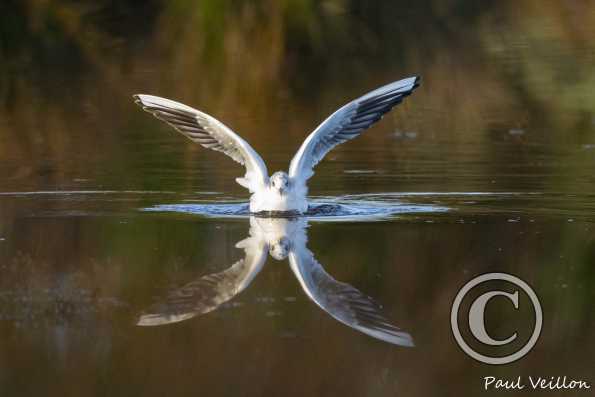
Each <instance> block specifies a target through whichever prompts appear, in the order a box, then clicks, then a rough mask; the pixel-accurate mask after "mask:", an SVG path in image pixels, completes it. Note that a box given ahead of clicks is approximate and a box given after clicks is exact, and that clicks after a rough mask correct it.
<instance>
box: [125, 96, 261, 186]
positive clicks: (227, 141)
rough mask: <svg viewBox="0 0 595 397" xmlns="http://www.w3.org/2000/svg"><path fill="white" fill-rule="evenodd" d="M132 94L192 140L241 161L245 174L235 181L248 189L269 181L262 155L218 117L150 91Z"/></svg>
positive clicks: (148, 109)
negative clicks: (149, 93) (150, 93)
mask: <svg viewBox="0 0 595 397" xmlns="http://www.w3.org/2000/svg"><path fill="white" fill-rule="evenodd" d="M134 98H135V102H136V103H137V104H138V105H140V106H141V107H142V108H143V110H145V111H147V112H149V113H151V114H153V116H155V117H157V118H158V119H159V120H163V121H165V122H166V123H167V124H169V125H171V126H172V127H174V128H175V129H176V130H177V131H179V132H180V133H181V134H182V135H184V136H185V137H187V138H188V139H190V140H191V141H193V142H196V143H198V144H200V145H202V146H203V147H206V148H208V149H212V150H215V151H218V152H222V153H225V154H226V155H227V156H229V157H231V158H232V159H233V160H234V161H236V162H238V163H240V164H242V165H244V166H245V167H246V175H245V176H244V178H237V179H236V181H237V182H238V183H239V184H240V185H242V186H244V187H245V188H247V189H249V190H250V191H251V192H254V191H256V190H258V189H260V188H262V187H264V186H266V184H267V183H268V179H269V178H268V172H267V169H266V166H265V164H264V161H263V160H262V158H261V157H260V156H259V155H258V153H256V151H255V150H254V149H253V148H252V147H251V146H250V145H249V144H248V143H247V142H246V141H245V140H243V139H242V138H241V137H240V136H238V135H237V134H236V133H235V132H233V131H232V130H231V129H230V128H229V127H227V126H226V125H224V124H223V123H221V122H220V121H219V120H217V119H215V118H214V117H211V116H209V115H208V114H206V113H203V112H200V111H198V110H196V109H193V108H191V107H190V106H186V105H184V104H181V103H178V102H175V101H172V100H169V99H165V98H160V97H157V96H152V95H134Z"/></svg>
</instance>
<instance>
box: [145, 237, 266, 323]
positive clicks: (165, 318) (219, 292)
mask: <svg viewBox="0 0 595 397" xmlns="http://www.w3.org/2000/svg"><path fill="white" fill-rule="evenodd" d="M237 246H238V247H240V248H245V251H246V256H245V257H244V259H241V260H239V261H237V262H236V263H234V264H233V265H232V266H231V267H230V268H228V269H226V270H224V271H222V272H220V273H214V274H209V275H207V276H204V277H201V278H199V279H198V280H196V281H193V282H191V283H189V284H186V285H185V286H183V287H182V288H179V289H176V290H174V291H172V292H170V293H169V294H168V296H167V297H166V298H165V299H164V300H163V302H159V303H157V304H155V305H153V306H152V307H151V308H149V310H148V311H147V312H146V313H144V314H143V315H141V316H140V319H139V320H138V323H137V325H141V326H150V325H164V324H171V323H177V322H180V321H184V320H188V319H190V318H192V317H195V316H197V315H199V314H205V313H208V312H210V311H213V310H215V309H217V308H218V307H219V306H220V305H221V304H223V303H225V302H227V301H228V300H230V299H232V298H233V297H234V296H236V295H237V294H239V293H240V292H242V291H243V290H244V289H245V288H246V287H247V286H248V285H249V284H250V282H252V280H253V279H254V277H255V276H256V275H257V274H258V272H260V269H261V268H262V265H263V264H264V262H265V259H266V257H267V249H266V244H264V243H262V242H259V241H256V240H255V239H253V238H248V239H245V240H243V241H241V242H240V243H238V245H237Z"/></svg>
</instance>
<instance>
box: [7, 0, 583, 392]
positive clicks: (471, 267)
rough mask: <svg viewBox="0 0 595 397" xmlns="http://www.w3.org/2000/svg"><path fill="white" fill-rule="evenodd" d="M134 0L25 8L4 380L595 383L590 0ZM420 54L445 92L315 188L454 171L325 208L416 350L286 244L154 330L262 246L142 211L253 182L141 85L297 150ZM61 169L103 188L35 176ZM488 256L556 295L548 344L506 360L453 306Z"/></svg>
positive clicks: (399, 388)
mask: <svg viewBox="0 0 595 397" xmlns="http://www.w3.org/2000/svg"><path fill="white" fill-rule="evenodd" d="M117 3H118V5H116V4H115V3H113V2H107V1H100V2H86V1H83V2H77V3H76V4H74V3H72V2H64V1H43V2H38V1H24V2H3V3H2V4H1V5H0V170H1V171H0V177H1V178H0V395H2V396H4V395H7V396H12V395H55V396H65V395H66V396H68V395H72V396H80V395H110V396H112V395H131V394H134V395H136V394H144V395H168V396H169V395H188V394H206V395H232V394H233V395H278V394H284V395H338V394H344V395H381V396H393V395H395V394H410V395H437V394H453V395H454V394H465V395H469V394H477V393H479V392H480V388H481V378H482V377H483V376H488V375H496V376H503V377H509V378H514V377H516V376H518V375H521V374H527V375H529V374H534V375H545V376H552V375H554V376H557V375H564V374H567V375H570V376H573V377H576V378H581V377H583V378H586V379H588V380H591V382H592V383H593V381H595V379H593V378H592V372H593V371H592V368H593V365H592V361H593V360H592V357H593V355H594V353H595V351H594V345H593V343H592V342H591V335H592V334H593V330H594V324H593V316H592V302H593V298H594V296H593V291H595V286H594V285H593V283H594V281H595V275H594V274H593V264H594V262H595V234H594V233H593V213H594V211H595V207H594V204H593V203H594V198H595V179H594V177H593V172H592V170H593V169H594V166H595V121H594V120H595V118H594V117H595V115H594V113H593V109H595V98H594V96H593V95H594V94H593V93H595V76H594V74H593V73H595V72H594V71H595V68H594V66H595V65H594V61H593V48H594V47H593V40H592V38H593V37H594V34H595V30H594V28H593V26H595V7H594V6H593V4H592V3H591V2H587V1H573V2H558V1H550V0H547V1H521V2H512V1H500V2H482V3H481V5H478V4H479V3H476V2H471V1H463V2H460V1H446V2H440V3H438V2H430V1H422V2H417V3H416V5H412V4H406V5H405V4H404V3H403V2H399V1H397V2H383V3H374V4H372V3H370V2H364V1H344V0H332V1H325V2H297V1H258V2H236V1H202V2H194V1H184V0H176V1H171V2H160V1H150V2H143V4H142V5H141V4H140V3H138V2H136V1H133V0H129V1H121V2H117ZM411 74H419V75H421V76H422V77H423V81H422V86H421V87H420V89H419V90H417V91H416V92H415V94H414V95H413V96H411V97H410V98H409V100H408V101H407V102H406V103H404V104H402V105H400V106H399V107H398V108H396V109H395V110H394V111H393V112H392V113H391V114H390V115H388V116H387V117H385V119H384V120H383V121H382V122H381V123H379V125H378V126H377V127H374V128H373V129H372V130H370V131H369V132H368V133H366V134H364V135H363V136H362V137H360V138H359V139H358V140H357V143H356V142H353V143H349V144H346V145H344V147H341V148H338V149H336V150H335V151H333V152H332V153H330V155H329V156H328V158H327V159H325V161H324V162H323V163H321V164H320V165H319V166H318V167H317V169H316V175H315V177H314V178H313V179H312V186H311V192H312V194H315V195H332V196H337V195H343V194H357V193H382V192H388V193H403V192H405V193H407V192H430V193H427V194H423V195H421V196H415V195H413V196H407V195H405V196H402V197H399V198H398V200H401V201H403V202H405V203H411V204H418V203H423V204H435V205H439V206H445V207H448V208H449V209H450V211H449V212H447V213H444V214H434V213H432V214H429V213H426V214H424V213H417V214H403V215H401V216H399V217H396V218H394V219H391V220H389V221H386V222H364V223H313V224H312V225H311V227H310V229H309V245H308V247H309V249H311V250H312V251H313V252H315V253H316V255H317V259H318V260H319V261H320V262H321V263H323V264H324V266H325V269H326V270H327V271H328V272H329V273H330V274H332V275H333V277H335V278H336V279H338V280H341V281H344V282H347V283H349V284H351V285H353V286H354V287H356V288H358V289H359V290H361V291H363V292H365V293H366V294H369V295H370V296H372V297H373V298H374V299H376V300H377V301H378V302H380V303H382V304H383V305H384V310H385V311H386V316H387V317H388V318H390V319H391V321H394V323H395V324H398V325H399V326H401V327H402V328H403V329H405V330H407V332H409V333H411V335H413V337H414V339H415V342H416V347H415V348H412V349H405V348H399V347H394V346H391V345H389V344H385V343H382V342H380V341H376V340H374V339H372V338H370V337H368V336H366V335H363V334H360V333H357V332H356V331H353V330H351V329H349V328H347V327H345V326H343V325H341V324H339V323H338V322H336V321H334V320H333V319H332V318H330V317H329V316H328V315H326V314H325V313H324V312H322V311H321V310H319V309H318V308H316V307H315V306H314V305H313V304H312V303H311V302H310V301H309V300H308V299H307V298H306V297H305V296H304V295H303V293H302V291H301V289H300V286H299V284H298V283H297V282H296V280H295V278H294V276H293V275H292V273H291V270H290V268H289V266H288V265H287V262H270V263H268V264H267V265H266V266H265V267H264V268H263V270H262V272H261V273H260V274H259V276H258V278H257V279H255V280H254V282H253V284H252V285H251V286H250V288H249V289H247V290H245V291H244V292H243V293H242V294H241V295H239V296H238V298H237V300H234V301H233V302H232V303H233V304H230V305H228V306H226V307H223V308H222V309H221V310H219V311H217V312H213V313H210V314H207V315H205V316H202V317H200V318H196V319H192V320H189V321H186V322H183V323H180V324H177V325H172V326H167V327H159V328H153V329H147V328H141V327H137V326H136V325H135V323H136V320H137V319H138V318H137V316H138V314H139V313H141V312H142V311H143V310H145V309H146V308H147V307H148V306H150V305H151V304H152V303H153V302H155V300H156V299H157V298H158V297H160V296H163V294H164V293H166V292H167V291H169V290H170V289H171V288H175V287H176V286H180V285H183V284H184V283H186V282H188V281H189V280H193V279H195V278H197V277H200V276H202V275H205V274H209V273H214V272H218V271H221V270H223V269H224V267H225V266H227V265H229V264H230V263H233V262H235V261H236V260H238V259H239V258H240V257H241V254H242V253H241V251H239V250H236V249H234V248H233V245H234V244H235V242H237V241H239V240H241V239H242V238H244V237H245V234H246V230H247V222H246V221H245V220H223V219H205V218H203V217H199V216H189V215H183V214H157V213H147V212H141V211H139V209H142V208H147V207H151V206H154V205H158V204H172V203H173V204H178V203H189V202H190V203H192V202H196V201H199V202H218V201H222V200H229V199H233V200H245V199H246V198H247V195H246V193H245V192H244V191H243V190H242V189H241V188H240V187H239V186H237V185H236V184H235V182H234V180H233V178H235V177H236V176H238V175H239V174H240V173H241V168H240V167H239V166H236V165H232V164H231V163H230V162H229V160H228V159H227V158H225V157H224V156H221V155H220V154H218V153H211V152H209V151H206V150H203V149H202V148H198V147H195V146H193V145H191V144H188V143H187V141H185V140H183V139H182V138H180V137H179V136H177V135H175V134H174V133H173V132H172V131H170V130H169V129H168V127H166V126H162V125H161V124H160V123H157V122H156V121H154V120H153V119H151V118H149V117H147V116H146V115H145V114H143V113H142V112H140V111H139V110H138V109H137V108H136V107H135V105H134V104H133V102H132V99H131V95H132V94H135V93H138V92H145V93H151V94H156V95H161V96H165V97H170V98H172V99H176V100H179V101H182V102H185V103H188V104H189V105H192V106H195V107H197V108H199V109H201V110H204V111H206V112H208V113H211V114H213V115H214V116H216V117H217V118H220V119H221V120H223V121H224V122H225V123H226V124H228V125H230V126H231V127H233V128H234V129H235V130H236V131H237V132H238V133H240V134H241V135H242V136H244V137H246V138H247V140H248V141H249V142H250V143H251V144H253V146H254V147H255V149H256V150H257V151H259V153H261V155H262V156H263V158H264V159H265V161H266V162H267V165H268V166H269V170H277V169H285V168H286V167H287V164H288V162H289V160H290V158H291V157H292V155H293V154H294V151H295V150H296V149H297V147H298V145H299V144H300V143H301V141H302V140H303V138H304V137H305V136H306V134H307V133H308V132H309V131H311V130H312V129H313V128H314V127H315V126H316V125H317V123H318V122H320V121H321V120H322V119H323V118H325V117H326V116H327V115H328V114H330V113H331V112H333V111H334V110H335V109H336V108H337V107H338V106H340V105H341V104H343V103H345V102H346V101H348V100H349V99H351V98H354V97H356V96H358V95H361V94H363V93H364V92H366V91H368V90H370V89H372V88H374V87H376V86H378V85H380V84H383V83H386V82H388V81H392V80H396V79H398V78H402V77H405V76H407V75H411ZM46 190H47V191H81V190H82V191H87V192H86V193H85V192H83V193H80V192H79V193H70V194H64V193H63V194H32V195H21V194H19V192H38V191H46ZM88 191H95V193H89V192H88ZM107 191H111V193H108V192H107ZM131 191H132V192H131ZM431 192H438V193H440V192H442V193H449V194H450V195H446V196H441V195H436V194H431ZM453 192H463V193H464V192H484V193H485V192H499V193H506V192H508V193H517V194H506V195H501V196H499V195H483V196H482V195H456V194H452V193H453ZM486 271H505V272H510V273H513V274H515V275H517V276H519V277H521V278H522V279H524V280H526V281H527V282H529V283H530V284H531V285H532V286H533V287H534V288H535V290H536V291H537V293H538V295H539V296H540V298H541V300H542V306H543V309H544V315H545V317H544V318H545V320H544V328H543V334H542V337H541V339H540V341H539V343H538V344H537V346H536V347H535V349H534V350H533V351H532V352H531V353H530V354H529V355H528V356H527V357H525V358H524V359H523V360H520V361H518V362H516V363H514V364H511V365H509V366H505V367H501V368H492V367H486V366H483V365H480V364H478V363H475V362H474V361H472V360H471V359H470V358H468V357H467V356H465V355H464V354H463V353H462V352H461V351H460V350H459V349H458V348H457V346H456V344H455V343H454V341H453V340H452V337H451V332H450V327H449V314H450V304H451V302H452V299H453V298H454V296H455V295H456V292H457V291H458V289H459V288H460V287H461V286H462V285H463V284H464V283H465V282H466V281H468V280H469V279H470V278H472V277H473V276H475V275H477V274H479V273H483V272H486ZM496 314H497V313H496ZM502 316H504V314H502ZM522 324H523V323H522V321H521V322H520V323H519V325H522ZM496 331H498V332H506V331H508V329H506V328H504V329H499V330H496ZM589 377H591V378H589ZM543 394H546V393H543ZM548 395H549V394H548Z"/></svg>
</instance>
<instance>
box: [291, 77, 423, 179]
mask: <svg viewBox="0 0 595 397" xmlns="http://www.w3.org/2000/svg"><path fill="white" fill-rule="evenodd" d="M419 81H420V79H419V77H409V78H406V79H403V80H399V81H396V82H393V83H391V84H387V85H385V86H383V87H380V88H378V89H376V90H374V91H372V92H370V93H368V94H366V95H364V96H362V97H360V98H358V99H356V100H354V101H352V102H350V103H348V104H347V105H345V106H343V107H342V108H340V109H339V110H337V111H336V112H335V113H333V114H332V115H331V116H330V117H329V118H327V119H326V120H325V121H323V122H322V124H320V125H319V126H318V127H317V128H316V129H315V130H314V132H312V133H311V134H310V135H309V136H308V137H307V138H306V140H305V141H304V143H303V144H302V146H301V147H300V149H299V150H298V152H297V153H296V155H295V156H294V158H293V159H292V160H291V164H290V166H289V176H290V177H292V178H294V179H299V180H302V181H305V180H307V179H308V178H310V177H311V176H312V175H313V168H314V166H316V164H318V163H319V162H320V161H321V160H322V159H323V158H324V156H325V155H326V154H327V153H328V152H329V151H331V150H332V149H333V148H334V147H335V146H337V145H340V144H341V143H343V142H346V141H349V140H351V139H353V138H355V137H357V136H359V135H360V134H361V133H362V132H363V131H365V130H366V129H368V128H369V127H370V126H371V125H372V124H374V123H376V122H377V121H378V120H380V119H381V118H382V117H383V116H384V114H386V113H387V112H389V111H390V110H391V109H392V108H393V107H394V106H395V105H397V104H399V103H400V102H401V101H402V100H403V98H405V97H406V96H408V95H410V94H411V93H412V92H413V90H414V89H415V88H417V87H418V86H419Z"/></svg>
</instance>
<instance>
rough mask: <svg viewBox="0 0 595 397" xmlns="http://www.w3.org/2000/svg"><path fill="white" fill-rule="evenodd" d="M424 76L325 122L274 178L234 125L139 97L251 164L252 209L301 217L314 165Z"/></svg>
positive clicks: (158, 113) (207, 143)
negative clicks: (236, 131) (230, 126)
mask: <svg viewBox="0 0 595 397" xmlns="http://www.w3.org/2000/svg"><path fill="white" fill-rule="evenodd" d="M419 81H420V79H419V77H409V78H405V79H402V80H399V81H395V82H393V83H390V84H387V85H385V86H382V87H380V88H378V89H376V90H374V91H371V92H369V93H368V94H366V95H364V96H361V97H359V98H357V99H355V100H353V101H351V102H349V103H348V104H346V105H344V106H343V107H341V108H340V109H339V110H337V111H336V112H334V113H333V114H331V115H330V116H329V117H328V118H327V119H326V120H324V121H323V122H322V123H321V124H320V125H319V126H318V127H317V128H316V129H315V130H314V131H313V132H312V133H311V134H310V135H309V136H308V137H307V138H306V140H305V141H304V143H303V144H302V145H301V147H300V148H299V150H298V151H297V153H296V154H295V156H294V157H293V159H292V160H291V163H290V165H289V172H284V171H277V172H275V173H274V174H273V175H271V176H270V177H269V176H268V171H267V168H266V165H265V163H264V161H263V160H262V158H261V157H260V155H259V154H258V153H257V152H256V151H255V150H254V149H253V148H252V147H251V146H250V145H249V144H248V142H246V141H245V140H244V139H242V138H241V137H240V136H239V135H238V134H236V133H235V132H233V131H232V130H231V129H230V128H229V127H227V126H226V125H225V124H223V123H222V122H220V121H219V120H217V119H215V118H214V117H212V116H209V115H208V114H206V113H203V112H201V111H199V110H196V109H194V108H191V107H190V106H186V105H184V104H181V103H178V102H175V101H172V100H170V99H165V98H161V97H157V96H153V95H144V94H137V95H134V99H135V102H136V103H137V104H138V105H140V106H141V107H142V108H143V109H144V110H145V111H147V112H149V113H152V114H153V115H154V116H155V117H157V118H158V119H160V120H163V121H165V122H166V123H167V124H169V125H171V126H172V127H174V128H175V129H176V130H177V131H179V132H180V133H182V135H184V136H186V137H187V138H189V139H190V140H191V141H193V142H195V143H198V144H200V145H202V146H204V147H206V148H209V149H212V150H215V151H218V152H222V153H224V154H226V155H227V156H229V157H231V158H232V159H233V160H235V161H236V162H238V163H240V164H242V165H243V166H244V167H245V168H246V174H245V175H244V177H242V178H236V181H237V182H238V183H239V184H240V185H242V186H243V187H245V188H246V189H248V190H249V192H250V193H251V196H250V212H251V213H261V214H263V215H267V214H268V215H282V214H285V215H289V214H291V215H296V214H303V213H305V212H306V211H307V210H308V200H307V194H308V186H307V181H308V179H310V178H311V177H312V175H314V167H315V166H316V164H318V163H319V162H320V161H322V159H323V158H324V156H325V155H326V154H327V153H328V152H329V151H331V150H332V149H333V148H334V147H336V146H337V145H340V144H341V143H343V142H346V141H349V140H351V139H354V138H355V137H357V136H359V135H360V134H361V133H362V132H363V131H365V130H366V129H368V128H369V127H370V126H371V125H372V124H374V123H376V122H377V121H378V120H380V119H381V118H382V117H383V116H384V115H385V114H386V113H387V112H389V111H390V110H391V109H392V108H393V107H394V106H395V105H397V104H398V103H400V102H401V101H402V100H403V98H405V97H406V96H408V95H410V94H411V93H412V92H413V90H414V89H415V88H417V87H418V86H419Z"/></svg>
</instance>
